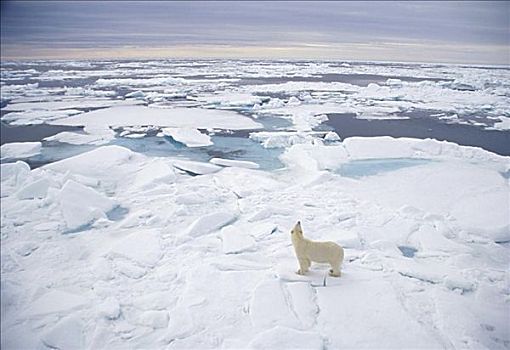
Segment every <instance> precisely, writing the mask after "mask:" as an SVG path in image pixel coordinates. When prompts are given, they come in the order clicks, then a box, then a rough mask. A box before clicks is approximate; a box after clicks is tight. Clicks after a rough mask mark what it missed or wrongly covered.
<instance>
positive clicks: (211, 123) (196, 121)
mask: <svg viewBox="0 0 510 350" xmlns="http://www.w3.org/2000/svg"><path fill="white" fill-rule="evenodd" d="M52 123H53V124H57V125H83V126H89V125H104V126H110V127H119V126H133V125H156V126H160V127H188V128H200V129H208V128H220V129H234V130H235V129H259V128H261V127H262V125H260V124H259V123H257V122H255V121H253V120H252V119H250V118H248V117H244V116H242V115H239V114H237V113H235V112H230V111H215V110H209V109H198V108H178V107H176V108H151V107H144V106H124V107H111V108H104V109H99V110H95V111H92V112H87V113H82V114H79V115H76V116H72V117H68V118H64V119H59V120H55V121H52Z"/></svg>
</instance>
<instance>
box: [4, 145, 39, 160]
mask: <svg viewBox="0 0 510 350" xmlns="http://www.w3.org/2000/svg"><path fill="white" fill-rule="evenodd" d="M41 147H42V145H41V143H40V142H12V143H4V144H3V145H2V147H0V153H1V155H2V160H4V159H17V158H18V159H19V158H30V157H32V156H35V155H38V154H39V153H40V152H41Z"/></svg>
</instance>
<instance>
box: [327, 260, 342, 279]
mask: <svg viewBox="0 0 510 350" xmlns="http://www.w3.org/2000/svg"><path fill="white" fill-rule="evenodd" d="M330 265H331V269H329V275H330V276H333V277H340V276H341V274H342V273H341V272H340V262H339V261H333V262H331V263H330Z"/></svg>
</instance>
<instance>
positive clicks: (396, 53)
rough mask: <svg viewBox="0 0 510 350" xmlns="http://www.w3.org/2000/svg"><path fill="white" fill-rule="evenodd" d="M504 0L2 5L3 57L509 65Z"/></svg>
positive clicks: (507, 7)
mask: <svg viewBox="0 0 510 350" xmlns="http://www.w3.org/2000/svg"><path fill="white" fill-rule="evenodd" d="M509 16H510V3H509V2H505V1H501V2H485V1H484V2H378V1H374V2H318V1H316V2H291V1H282V2H269V1H262V2H247V1H243V2H232V1H227V2H212V1H207V2H198V1H190V2H186V1H175V2H120V1H112V2H95V1H91V2H76V1H75V2H66V1H56V2H45V1H36V2H28V1H7V2H5V1H2V9H1V30H2V31H1V39H2V59H13V58H164V57H193V58H200V57H204V58H211V57H219V58H223V57H225V58H229V57H232V58H285V59H289V58H291V59H307V58H312V59H340V60H341V59H345V60H393V61H418V62H460V63H487V64H510V58H509V55H510V53H509V47H510V44H509V32H510V28H509V27H510V24H509V21H510V20H509Z"/></svg>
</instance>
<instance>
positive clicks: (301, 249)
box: [290, 221, 344, 277]
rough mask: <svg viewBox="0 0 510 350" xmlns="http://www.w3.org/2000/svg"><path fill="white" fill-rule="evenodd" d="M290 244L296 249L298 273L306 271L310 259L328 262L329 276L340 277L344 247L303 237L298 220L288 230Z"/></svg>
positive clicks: (302, 273) (310, 261)
mask: <svg viewBox="0 0 510 350" xmlns="http://www.w3.org/2000/svg"><path fill="white" fill-rule="evenodd" d="M290 233H291V239H292V245H293V246H294V250H295V251H296V257H297V259H298V261H299V270H298V271H297V273H298V274H299V275H304V274H305V273H306V272H308V269H309V268H310V265H311V263H312V261H315V262H318V263H329V264H330V265H331V269H330V270H329V274H330V276H333V277H340V274H341V273H340V267H341V265H342V262H343V260H344V249H343V248H342V247H341V246H339V245H338V244H336V243H334V242H314V241H311V240H309V239H306V238H304V237H303V230H302V229H301V222H300V221H298V222H297V224H296V225H295V226H294V228H293V229H292V230H291V231H290Z"/></svg>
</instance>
